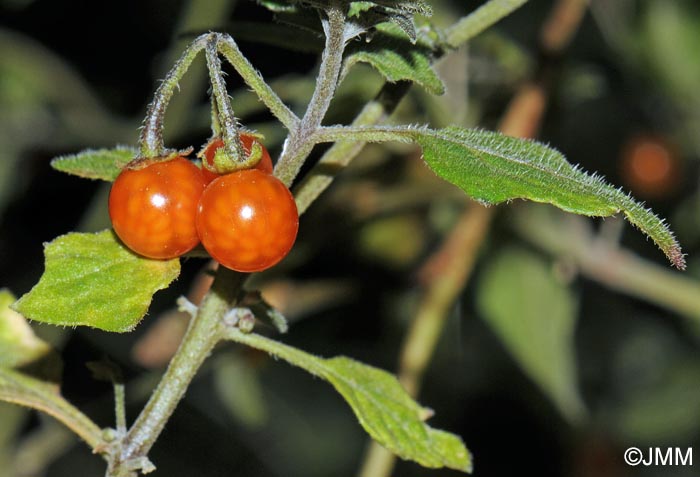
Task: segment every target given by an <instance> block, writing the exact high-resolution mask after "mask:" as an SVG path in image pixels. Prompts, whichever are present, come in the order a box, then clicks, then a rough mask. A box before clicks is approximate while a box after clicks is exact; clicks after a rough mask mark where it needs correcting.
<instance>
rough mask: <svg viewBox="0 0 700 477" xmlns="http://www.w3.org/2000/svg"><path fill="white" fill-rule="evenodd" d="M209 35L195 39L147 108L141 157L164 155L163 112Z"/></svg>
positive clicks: (142, 134) (142, 132)
mask: <svg viewBox="0 0 700 477" xmlns="http://www.w3.org/2000/svg"><path fill="white" fill-rule="evenodd" d="M208 38H209V35H208V34H206V35H201V36H199V37H197V38H196V39H195V40H194V41H193V42H192V43H191V44H190V46H188V47H187V49H186V50H185V52H184V53H183V54H182V56H180V59H179V60H177V63H175V66H173V68H172V69H171V70H170V71H169V72H168V74H167V75H166V76H165V79H164V80H163V82H162V83H161V84H160V86H159V87H158V89H157V90H156V93H155V95H154V97H153V101H152V102H151V104H150V105H149V106H148V110H147V112H146V119H145V120H144V123H143V128H142V129H141V137H140V139H139V145H140V154H141V157H158V156H162V155H164V154H165V145H164V144H163V121H164V119H165V110H166V108H167V106H168V103H169V102H170V98H172V96H173V93H174V92H175V88H177V87H178V83H179V81H180V79H182V77H183V75H184V74H185V72H187V70H188V69H189V67H190V65H191V64H192V61H193V60H194V59H195V57H196V56H197V54H198V53H199V52H200V51H201V50H202V49H203V48H204V47H205V46H206V43H207V40H208Z"/></svg>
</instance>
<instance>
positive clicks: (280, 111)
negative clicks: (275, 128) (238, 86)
mask: <svg viewBox="0 0 700 477" xmlns="http://www.w3.org/2000/svg"><path fill="white" fill-rule="evenodd" d="M219 52H220V53H221V54H222V55H224V58H226V60H227V61H228V62H229V63H230V64H231V65H232V66H233V68H234V69H235V70H236V72H238V74H239V75H241V78H243V81H245V82H246V84H247V85H248V86H250V87H251V88H252V89H253V91H255V93H256V94H257V95H258V97H259V98H260V100H261V101H262V102H263V103H264V104H265V106H267V107H268V109H269V110H270V112H272V114H274V115H275V117H276V118H277V119H279V120H280V121H281V122H282V124H284V126H285V127H286V128H287V129H288V130H290V131H293V130H294V129H296V128H297V127H298V125H299V118H298V117H297V115H296V114H294V112H293V111H292V110H291V109H289V108H288V107H287V105H286V104H284V103H283V102H282V100H281V99H280V98H279V96H277V93H275V92H274V91H273V90H272V88H270V86H268V84H267V83H266V82H265V80H264V79H263V77H262V76H261V75H260V73H258V71H257V70H256V69H255V68H254V67H253V65H251V64H250V61H248V59H247V58H246V57H245V56H243V53H241V50H240V49H239V48H238V45H237V44H236V42H235V41H233V38H231V36H230V35H226V34H219Z"/></svg>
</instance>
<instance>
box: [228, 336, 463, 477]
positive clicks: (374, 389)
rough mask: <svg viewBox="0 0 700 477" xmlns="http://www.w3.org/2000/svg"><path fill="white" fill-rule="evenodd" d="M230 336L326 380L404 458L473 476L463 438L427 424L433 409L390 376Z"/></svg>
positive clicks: (357, 364) (340, 360)
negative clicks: (414, 397) (412, 395)
mask: <svg viewBox="0 0 700 477" xmlns="http://www.w3.org/2000/svg"><path fill="white" fill-rule="evenodd" d="M228 336H229V338H230V339H232V340H234V341H238V342H240V343H244V344H247V345H249V346H252V347H253V348H258V349H261V350H264V351H267V352H268V353H270V354H272V355H274V356H276V357H279V358H282V359H284V360H286V361H288V362H290V363H291V364H293V365H295V366H299V367H301V368H303V369H305V370H307V371H308V372H310V373H312V374H314V375H316V376H318V377H320V378H323V379H325V380H327V381H328V382H330V383H331V384H332V385H333V387H335V389H336V390H337V391H338V392H339V393H340V394H341V395H342V396H343V397H344V398H345V400H346V401H347V402H348V404H350V407H351V408H352V410H353V412H354V413H355V416H357V418H358V420H359V421H360V424H361V425H362V427H364V429H365V430H366V431H367V432H368V433H369V434H370V436H372V438H373V439H374V440H376V441H377V442H379V443H380V444H381V445H383V446H384V447H386V448H387V449H389V450H390V451H392V452H394V453H395V454H396V455H398V456H399V457H401V458H402V459H407V460H412V461H415V462H418V463H419V464H421V465H423V466H425V467H431V468H441V467H447V468H451V469H456V470H461V471H465V472H471V469H472V461H471V455H470V454H469V451H467V449H466V448H465V447H464V443H463V442H462V440H461V439H460V438H459V437H458V436H456V435H454V434H450V433H448V432H445V431H441V430H437V429H433V428H432V427H430V426H428V425H427V424H426V423H425V422H424V421H425V420H426V419H427V418H428V417H429V416H430V415H431V414H432V411H430V410H429V409H426V408H423V407H421V406H420V405H419V404H418V403H416V402H415V401H414V400H413V399H412V398H411V397H410V396H409V395H408V394H407V393H406V391H405V390H404V389H403V388H402V387H401V385H400V384H399V382H398V380H397V379H396V378H395V377H394V376H393V375H392V374H389V373H387V372H386V371H383V370H380V369H377V368H373V367H371V366H367V365H365V364H362V363H360V362H358V361H354V360H352V359H349V358H346V357H336V358H330V359H324V358H319V357H316V356H313V355H310V354H308V353H305V352H303V351H301V350H299V349H296V348H293V347H291V346H287V345H285V344H282V343H279V342H276V341H273V340H270V339H268V338H265V337H263V336H260V335H256V334H245V333H242V332H241V331H239V330H237V329H231V330H230V331H229V335H228Z"/></svg>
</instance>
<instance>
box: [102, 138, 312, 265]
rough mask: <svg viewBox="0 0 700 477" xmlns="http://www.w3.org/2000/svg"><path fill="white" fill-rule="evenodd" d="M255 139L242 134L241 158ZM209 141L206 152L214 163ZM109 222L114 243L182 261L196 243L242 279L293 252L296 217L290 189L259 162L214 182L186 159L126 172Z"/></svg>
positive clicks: (266, 162)
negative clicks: (114, 238)
mask: <svg viewBox="0 0 700 477" xmlns="http://www.w3.org/2000/svg"><path fill="white" fill-rule="evenodd" d="M255 141H257V139H256V138H255V137H254V136H252V135H249V134H241V142H242V144H243V149H244V150H245V152H246V154H248V153H249V152H250V150H251V147H252V145H253V143H254V142H255ZM222 145H223V142H221V141H214V142H212V143H211V144H210V145H209V146H208V147H207V149H205V151H204V156H205V157H204V160H205V161H208V163H209V164H211V163H212V162H213V157H214V154H215V152H216V149H217V148H219V147H221V146H222ZM109 215H110V218H111V220H112V226H113V227H114V231H115V232H116V234H117V236H119V238H120V239H121V240H122V242H124V244H125V245H126V246H127V247H129V248H130V249H131V250H133V251H134V252H136V253H138V254H139V255H143V256H145V257H148V258H156V259H170V258H176V257H179V256H181V255H183V254H185V253H187V252H189V251H190V250H192V249H193V248H194V247H196V246H197V244H199V243H200V242H201V243H202V245H203V246H204V248H205V249H206V251H207V252H208V253H209V255H211V256H212V258H214V259H215V260H216V261H218V262H219V263H221V264H222V265H223V266H225V267H227V268H230V269H232V270H236V271H239V272H257V271H261V270H265V269H267V268H269V267H271V266H273V265H275V264H276V263H278V262H279V261H280V260H282V259H283V258H284V257H285V256H286V255H287V254H288V253H289V251H290V250H291V248H292V246H293V245H294V241H295V239H296V235H297V230H298V228H299V214H298V212H297V207H296V204H295V202H294V197H292V194H291V193H290V192H289V189H287V187H285V185H284V184H283V183H282V182H281V181H280V180H279V179H277V178H276V177H274V176H273V175H272V160H271V158H270V154H269V153H268V152H267V150H266V149H265V148H264V147H263V157H262V159H261V160H260V162H259V163H258V164H257V165H256V166H255V167H254V168H252V169H245V170H240V171H236V172H232V173H230V174H225V175H217V174H215V173H213V172H210V171H208V170H206V169H200V168H199V167H197V166H196V165H195V164H193V163H192V162H191V161H189V160H187V159H185V158H184V157H177V158H175V159H172V160H169V161H165V162H158V163H154V164H151V165H149V166H147V167H145V168H143V169H137V170H131V169H125V170H123V171H122V172H121V174H119V176H118V177H117V179H116V180H115V181H114V184H113V185H112V190H111V191H110V195H109Z"/></svg>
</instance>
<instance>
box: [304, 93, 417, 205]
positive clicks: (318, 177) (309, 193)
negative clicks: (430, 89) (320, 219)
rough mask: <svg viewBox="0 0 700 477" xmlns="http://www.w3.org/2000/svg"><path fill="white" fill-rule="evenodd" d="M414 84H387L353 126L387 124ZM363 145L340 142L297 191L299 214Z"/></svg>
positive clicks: (363, 110) (354, 141) (360, 143)
mask: <svg viewBox="0 0 700 477" xmlns="http://www.w3.org/2000/svg"><path fill="white" fill-rule="evenodd" d="M410 86H411V83H409V82H407V81H403V82H399V83H392V84H389V83H387V84H385V85H384V87H383V88H382V89H381V91H380V92H379V94H378V95H377V97H376V98H375V99H374V100H372V101H371V102H369V103H367V104H366V105H365V107H364V108H363V109H362V111H361V112H360V114H358V115H357V117H356V118H355V120H354V121H353V123H352V126H354V127H360V126H371V125H373V124H378V123H381V122H384V121H385V120H386V118H388V117H389V115H390V114H391V113H392V112H393V111H394V108H395V107H396V105H398V103H399V101H400V100H401V98H403V96H404V95H405V94H406V92H407V91H408V89H409V88H410ZM366 144H367V143H366V142H363V141H357V140H353V141H339V142H336V143H335V144H333V147H331V148H330V149H329V150H328V151H326V153H325V154H324V155H323V156H322V157H321V160H320V161H319V162H318V164H316V166H314V168H313V169H311V171H310V172H309V174H308V175H307V176H306V177H304V179H303V181H302V182H301V183H300V184H299V186H297V187H296V189H295V191H294V197H295V199H296V203H297V209H298V210H299V214H302V213H304V212H305V211H306V209H308V208H309V206H310V205H311V204H312V203H313V201H315V200H316V199H317V198H318V196H320V195H321V193H322V192H323V191H324V190H326V189H327V188H328V186H329V185H330V184H331V182H333V179H334V178H335V176H336V175H337V174H338V173H339V172H340V171H342V170H343V169H344V168H345V167H346V166H347V165H348V164H349V163H350V162H351V161H352V160H353V159H354V158H355V157H356V156H357V155H358V154H359V153H360V151H362V149H363V148H364V147H365V145H366Z"/></svg>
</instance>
